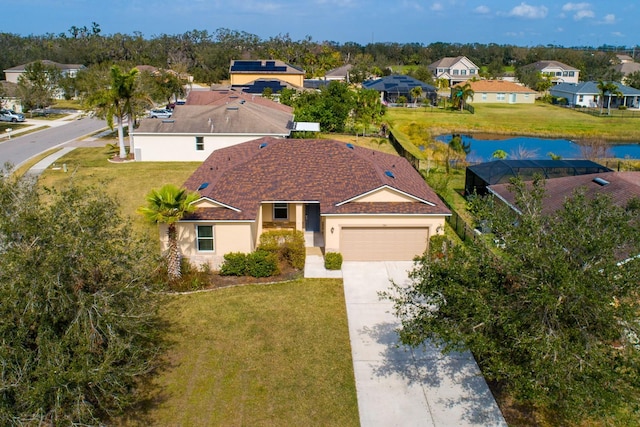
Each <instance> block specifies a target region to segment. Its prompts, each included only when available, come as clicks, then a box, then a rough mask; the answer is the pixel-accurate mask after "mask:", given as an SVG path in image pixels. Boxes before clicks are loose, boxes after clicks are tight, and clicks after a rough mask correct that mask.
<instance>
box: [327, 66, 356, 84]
mask: <svg viewBox="0 0 640 427" xmlns="http://www.w3.org/2000/svg"><path fill="white" fill-rule="evenodd" d="M352 68H353V65H352V64H346V65H343V66H342V67H338V68H334V69H333V70H329V71H327V72H326V73H325V75H324V79H325V80H327V81H333V80H337V81H341V82H347V83H348V82H349V72H351V69H352Z"/></svg>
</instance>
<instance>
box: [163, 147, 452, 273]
mask: <svg viewBox="0 0 640 427" xmlns="http://www.w3.org/2000/svg"><path fill="white" fill-rule="evenodd" d="M184 186H185V188H187V189H188V190H190V191H198V192H199V194H200V196H201V198H200V199H199V200H198V201H196V202H195V206H196V208H197V209H196V211H195V212H194V213H193V214H190V215H188V216H186V217H185V218H183V219H182V220H181V221H179V222H178V223H177V226H178V235H179V236H180V248H181V251H182V254H183V255H184V256H185V257H186V258H187V259H189V260H190V261H191V262H192V263H193V264H197V265H201V264H209V265H211V266H212V267H213V268H218V267H219V266H220V264H221V262H222V261H223V256H224V255H225V254H227V253H229V252H245V253H247V252H251V251H253V250H255V249H256V245H257V243H258V242H259V237H260V235H261V234H262V233H263V232H264V231H267V230H270V229H291V230H300V231H303V232H304V233H305V239H306V240H307V241H309V242H310V241H313V242H314V243H313V244H314V245H315V246H319V247H322V248H324V251H325V253H326V252H340V253H341V254H342V256H343V258H344V259H345V260H411V259H413V258H414V256H416V255H420V254H422V253H423V252H424V251H425V250H426V248H427V245H428V240H429V237H430V236H432V235H435V234H442V233H443V230H444V225H445V218H446V217H447V216H449V215H451V212H450V211H449V209H447V207H446V206H445V204H444V203H443V202H442V201H441V200H440V199H439V198H438V196H437V195H436V194H435V192H434V191H433V190H432V189H431V188H430V187H429V186H428V185H427V184H426V183H425V181H424V179H423V178H422V177H421V176H420V174H419V173H418V172H417V171H416V170H415V169H414V168H413V167H412V166H411V165H410V164H409V162H408V161H407V160H406V159H404V158H402V157H398V156H395V155H391V154H386V153H383V152H380V151H375V150H371V149H367V148H363V147H359V146H354V145H352V144H348V143H344V142H340V141H334V140H300V139H277V138H261V139H258V140H254V141H250V142H245V143H243V144H239V145H235V146H232V147H228V148H225V149H222V150H218V151H215V152H213V154H212V155H211V156H209V157H208V158H207V160H205V161H204V163H203V164H202V165H201V166H200V167H199V168H198V169H197V170H196V171H195V172H194V173H193V175H191V177H190V178H189V179H188V180H187V181H186V183H185V185H184ZM160 236H161V239H162V245H163V248H166V245H167V241H166V226H163V227H161V229H160ZM205 241H206V243H207V244H206V245H201V244H200V243H201V242H202V243H204V242H205ZM199 247H208V248H211V247H213V250H199Z"/></svg>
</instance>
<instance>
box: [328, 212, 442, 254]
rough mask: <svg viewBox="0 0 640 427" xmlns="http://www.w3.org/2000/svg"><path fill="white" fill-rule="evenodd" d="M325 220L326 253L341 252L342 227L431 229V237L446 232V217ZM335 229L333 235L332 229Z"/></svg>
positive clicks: (356, 217)
mask: <svg viewBox="0 0 640 427" xmlns="http://www.w3.org/2000/svg"><path fill="white" fill-rule="evenodd" d="M323 220H324V228H323V230H324V242H325V253H326V252H340V233H341V229H342V227H348V226H351V227H385V226H387V227H398V226H406V227H429V229H430V231H429V235H431V236H433V235H436V234H442V233H443V232H444V223H445V217H444V216H408V215H345V216H342V215H341V216H326V217H324V218H323ZM332 228H333V233H332V232H331V229H332Z"/></svg>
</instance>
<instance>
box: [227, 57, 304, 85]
mask: <svg viewBox="0 0 640 427" xmlns="http://www.w3.org/2000/svg"><path fill="white" fill-rule="evenodd" d="M229 75H230V76H231V86H244V85H249V84H251V83H253V82H255V81H272V80H279V81H281V82H284V83H288V84H289V85H292V86H294V87H297V88H301V87H303V86H304V71H303V70H301V69H299V68H296V67H294V66H292V65H289V64H287V63H285V62H282V61H279V60H233V61H231V66H230V67H229Z"/></svg>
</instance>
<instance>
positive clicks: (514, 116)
mask: <svg viewBox="0 0 640 427" xmlns="http://www.w3.org/2000/svg"><path fill="white" fill-rule="evenodd" d="M474 107H475V114H471V113H468V112H466V111H463V112H459V111H450V110H444V109H439V108H431V107H426V108H424V107H421V108H389V109H387V113H386V115H385V119H386V120H387V121H388V122H389V124H391V125H392V126H394V127H398V129H399V130H401V131H403V132H405V133H406V132H407V128H408V126H409V125H410V124H411V123H417V124H419V125H421V126H423V127H424V132H425V133H427V136H430V137H434V136H437V135H442V134H449V133H490V134H491V133H493V134H505V135H525V136H539V137H549V138H567V139H574V140H580V139H604V140H609V141H640V131H638V129H639V128H640V118H635V119H634V118H624V117H621V116H617V115H614V116H611V117H609V116H600V117H596V116H591V115H588V114H585V113H580V112H578V111H574V110H571V109H568V108H562V107H558V106H554V105H550V104H543V103H536V104H475V105H474Z"/></svg>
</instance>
